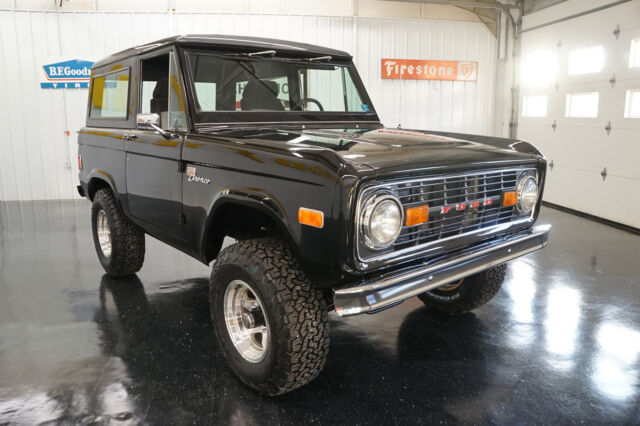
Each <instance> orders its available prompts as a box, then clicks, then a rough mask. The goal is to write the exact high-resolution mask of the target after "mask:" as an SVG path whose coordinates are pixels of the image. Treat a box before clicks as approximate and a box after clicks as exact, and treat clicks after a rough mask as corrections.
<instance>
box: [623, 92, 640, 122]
mask: <svg viewBox="0 0 640 426" xmlns="http://www.w3.org/2000/svg"><path fill="white" fill-rule="evenodd" d="M624 116H625V118H640V89H632V90H627V96H626V101H625V108H624Z"/></svg>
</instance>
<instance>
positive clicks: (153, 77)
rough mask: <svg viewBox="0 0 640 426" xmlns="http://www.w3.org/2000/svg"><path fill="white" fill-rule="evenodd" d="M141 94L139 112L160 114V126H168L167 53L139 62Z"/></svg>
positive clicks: (164, 127) (166, 127)
mask: <svg viewBox="0 0 640 426" xmlns="http://www.w3.org/2000/svg"><path fill="white" fill-rule="evenodd" d="M140 66H141V81H142V96H141V104H140V112H142V113H145V114H146V113H153V114H158V115H159V116H160V127H162V128H163V129H168V128H170V127H171V126H169V54H168V53H167V54H165V55H160V56H155V57H153V58H149V59H145V60H143V61H142V62H141V64H140Z"/></svg>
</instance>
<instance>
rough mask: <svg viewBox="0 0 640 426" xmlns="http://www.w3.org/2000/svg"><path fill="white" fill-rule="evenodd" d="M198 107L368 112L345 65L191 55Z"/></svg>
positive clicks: (204, 110) (207, 108) (205, 108)
mask: <svg viewBox="0 0 640 426" xmlns="http://www.w3.org/2000/svg"><path fill="white" fill-rule="evenodd" d="M189 63H190V69H191V74H192V80H193V82H194V89H195V92H196V98H197V99H196V101H197V102H196V104H197V109H198V111H199V112H214V111H326V112H370V108H369V107H368V106H367V105H364V104H363V103H362V96H361V94H360V93H359V89H358V86H357V85H356V84H354V82H353V80H352V78H351V74H350V72H349V69H348V67H347V66H345V65H341V64H339V65H335V64H329V63H324V62H321V61H318V62H310V61H304V60H294V59H286V60H284V59H275V58H233V59H230V58H227V57H222V56H217V55H207V54H195V53H194V54H191V55H190V57H189Z"/></svg>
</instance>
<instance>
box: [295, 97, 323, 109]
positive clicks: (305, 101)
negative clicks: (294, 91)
mask: <svg viewBox="0 0 640 426" xmlns="http://www.w3.org/2000/svg"><path fill="white" fill-rule="evenodd" d="M300 101H301V102H302V103H303V104H306V103H307V102H311V103H313V104H316V105H318V108H320V111H324V108H322V104H321V103H320V101H319V100H317V99H314V98H302V99H300ZM305 110H306V108H305Z"/></svg>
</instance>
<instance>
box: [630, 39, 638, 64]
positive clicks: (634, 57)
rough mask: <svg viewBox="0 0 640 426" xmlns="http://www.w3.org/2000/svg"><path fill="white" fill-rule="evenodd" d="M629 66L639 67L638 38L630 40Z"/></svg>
mask: <svg viewBox="0 0 640 426" xmlns="http://www.w3.org/2000/svg"><path fill="white" fill-rule="evenodd" d="M629 68H640V38H637V39H635V40H631V52H629Z"/></svg>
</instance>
